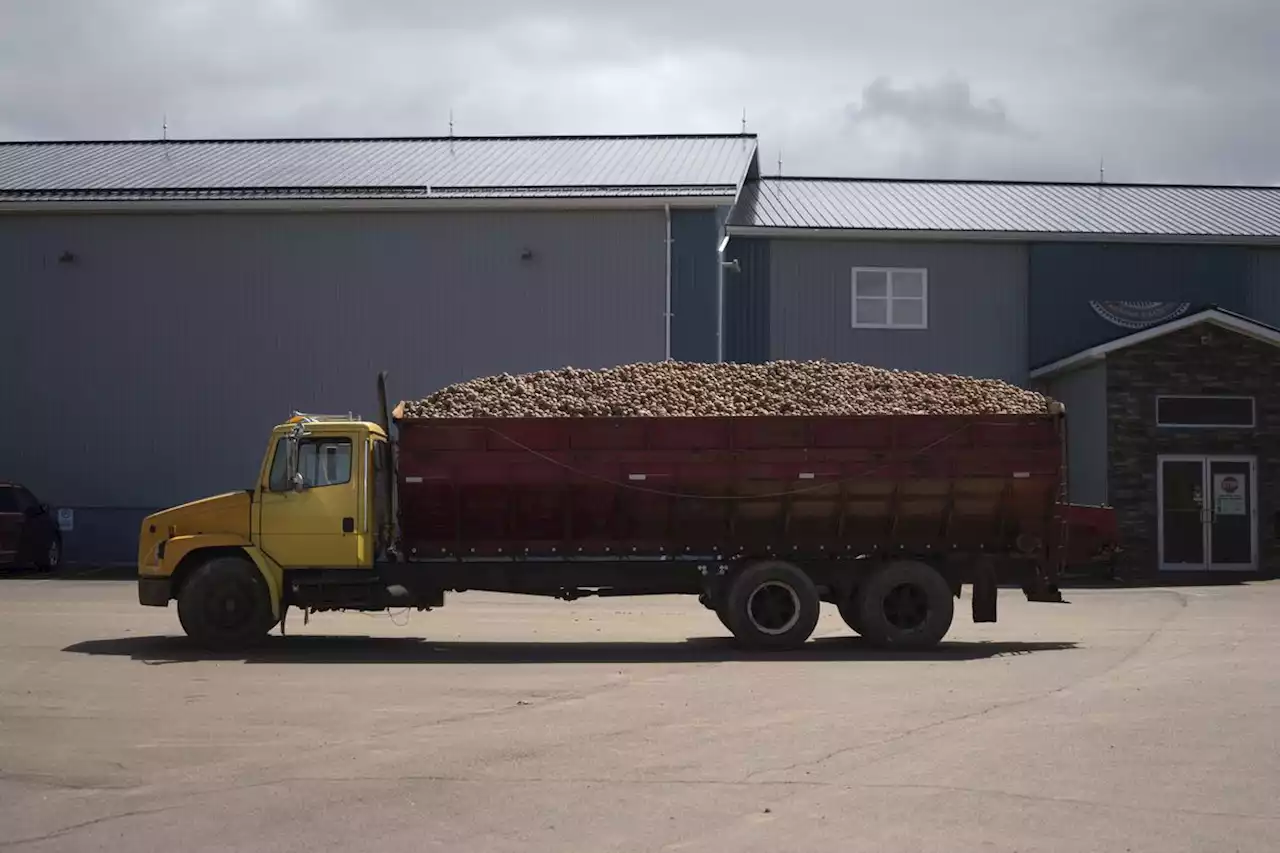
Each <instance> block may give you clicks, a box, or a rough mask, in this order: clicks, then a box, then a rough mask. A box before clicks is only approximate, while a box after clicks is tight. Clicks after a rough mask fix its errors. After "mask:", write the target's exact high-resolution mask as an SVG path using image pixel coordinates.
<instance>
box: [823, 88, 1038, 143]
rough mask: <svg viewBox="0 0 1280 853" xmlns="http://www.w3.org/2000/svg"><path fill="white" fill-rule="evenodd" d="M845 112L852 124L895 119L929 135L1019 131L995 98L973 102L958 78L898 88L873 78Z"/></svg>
mask: <svg viewBox="0 0 1280 853" xmlns="http://www.w3.org/2000/svg"><path fill="white" fill-rule="evenodd" d="M848 114H849V118H850V120H851V121H852V122H853V123H854V124H855V125H859V126H863V127H866V126H874V125H875V124H877V123H880V122H896V123H900V124H903V125H905V126H907V127H909V128H911V129H913V130H915V131H917V132H919V133H922V134H929V135H935V134H952V133H973V132H976V133H983V134H994V135H1003V134H1016V133H1019V132H1020V131H1019V129H1018V127H1017V126H1016V125H1015V124H1014V123H1013V122H1012V121H1010V119H1009V116H1008V114H1007V111H1006V109H1005V106H1004V104H1003V103H1001V101H1000V100H999V99H998V98H985V99H982V100H978V101H975V100H974V97H973V92H972V90H971V89H970V86H969V84H968V83H967V82H965V81H964V80H958V79H951V80H942V81H939V82H937V83H933V84H927V85H915V86H901V87H898V86H895V85H894V83H893V81H892V80H890V79H889V78H888V77H877V78H876V79H875V80H873V81H871V83H870V84H868V85H867V87H866V88H864V89H863V90H862V101H861V102H860V103H857V104H850V105H849V107H848Z"/></svg>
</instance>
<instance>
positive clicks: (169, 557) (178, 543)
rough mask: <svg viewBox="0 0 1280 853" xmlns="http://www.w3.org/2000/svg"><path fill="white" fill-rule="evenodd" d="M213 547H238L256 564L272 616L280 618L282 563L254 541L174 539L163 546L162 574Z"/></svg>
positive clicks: (210, 536)
mask: <svg viewBox="0 0 1280 853" xmlns="http://www.w3.org/2000/svg"><path fill="white" fill-rule="evenodd" d="M211 548H238V549H239V550H241V551H243V552H244V553H245V555H246V556H247V557H248V558H249V559H250V560H252V561H253V564H254V565H255V566H257V567H258V571H259V572H260V573H261V574H262V579H263V580H265V581H266V582H267V590H268V591H269V592H270V594H271V614H272V615H273V616H274V617H275V618H276V619H279V618H280V602H281V600H282V597H283V591H284V570H283V569H282V568H280V564H279V563H277V562H276V561H275V560H273V559H271V558H270V557H269V556H267V555H266V554H264V553H263V552H262V549H260V548H258V547H257V546H256V545H254V544H253V543H251V542H247V541H245V540H244V539H242V538H241V537H239V536H235V535H233V534H228V533H197V534H193V535H191V536H175V537H173V538H172V539H170V540H168V541H167V542H166V543H165V545H164V559H163V560H161V561H160V571H159V574H160V575H162V576H165V577H172V576H173V573H174V570H176V569H177V568H178V566H179V565H181V564H182V561H183V560H184V559H186V558H187V557H188V556H190V555H191V554H194V553H196V552H199V551H204V550H207V549H211Z"/></svg>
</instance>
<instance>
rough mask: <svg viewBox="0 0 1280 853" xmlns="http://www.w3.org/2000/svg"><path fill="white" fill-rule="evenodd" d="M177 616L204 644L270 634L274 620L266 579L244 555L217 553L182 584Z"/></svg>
mask: <svg viewBox="0 0 1280 853" xmlns="http://www.w3.org/2000/svg"><path fill="white" fill-rule="evenodd" d="M178 621H180V622H181V623H182V630H184V631H186V632H187V636H188V637H190V638H191V639H192V640H193V641H195V643H196V644H197V645H199V646H202V647H204V648H206V649H210V650H212V651H234V650H236V649H243V648H247V647H249V646H252V645H254V644H256V643H258V642H259V641H261V640H262V639H263V638H264V637H266V635H267V632H268V631H270V630H271V624H272V622H273V621H274V619H273V618H272V615H271V596H270V593H269V592H268V590H267V584H266V581H264V580H263V579H262V575H261V574H260V573H259V572H258V569H257V568H256V567H255V566H254V565H253V563H251V562H249V561H248V560H246V559H244V558H243V557H230V556H228V557H215V558H214V559H212V560H210V561H209V562H207V563H205V564H204V565H203V566H201V567H200V568H198V569H196V570H195V572H194V573H193V574H192V575H191V577H190V578H188V579H187V582H186V583H184V584H183V585H182V589H181V591H179V593H178Z"/></svg>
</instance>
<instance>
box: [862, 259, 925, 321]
mask: <svg viewBox="0 0 1280 853" xmlns="http://www.w3.org/2000/svg"><path fill="white" fill-rule="evenodd" d="M853 327H854V328H855V329H927V328H929V271H928V270H926V269H910V268H897V267H854V268H853Z"/></svg>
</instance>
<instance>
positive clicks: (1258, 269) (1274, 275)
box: [1248, 249, 1280, 328]
mask: <svg viewBox="0 0 1280 853" xmlns="http://www.w3.org/2000/svg"><path fill="white" fill-rule="evenodd" d="M1248 314H1249V316H1250V317H1252V318H1254V319H1255V320H1257V321H1258V322H1260V323H1266V324H1267V325H1270V326H1276V327H1277V328H1280V249H1253V250H1251V251H1250V252H1249V311H1248Z"/></svg>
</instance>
